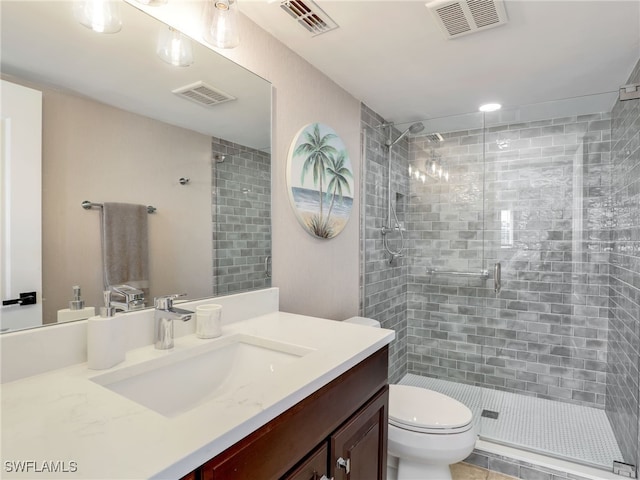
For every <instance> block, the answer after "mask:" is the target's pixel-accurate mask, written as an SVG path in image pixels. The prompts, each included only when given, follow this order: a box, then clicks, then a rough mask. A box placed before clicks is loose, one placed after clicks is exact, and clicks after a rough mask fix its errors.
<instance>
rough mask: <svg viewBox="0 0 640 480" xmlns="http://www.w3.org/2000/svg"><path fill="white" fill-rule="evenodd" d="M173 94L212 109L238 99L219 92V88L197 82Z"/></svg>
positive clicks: (173, 91) (177, 89)
mask: <svg viewBox="0 0 640 480" xmlns="http://www.w3.org/2000/svg"><path fill="white" fill-rule="evenodd" d="M172 93H175V94H176V95H178V96H179V97H182V98H186V99H187V100H191V101H192V102H195V103H198V104H200V105H202V106H204V107H212V106H214V105H219V104H221V103H224V102H230V101H231V100H235V99H236V97H233V96H231V95H229V94H228V93H225V92H223V91H222V90H218V89H217V88H213V87H212V86H211V85H207V84H206V83H204V82H196V83H192V84H191V85H186V86H184V87H180V88H176V89H175V90H172Z"/></svg>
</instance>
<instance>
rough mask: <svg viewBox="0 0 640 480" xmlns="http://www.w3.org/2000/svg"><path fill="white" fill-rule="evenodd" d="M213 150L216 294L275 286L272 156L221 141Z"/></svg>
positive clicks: (213, 145) (217, 141)
mask: <svg viewBox="0 0 640 480" xmlns="http://www.w3.org/2000/svg"><path fill="white" fill-rule="evenodd" d="M212 151H213V156H214V158H213V161H212V165H213V172H212V178H213V195H212V204H213V216H214V218H213V224H214V228H213V236H214V238H213V243H214V253H213V255H214V272H213V275H214V285H215V292H214V294H215V295H227V294H230V293H237V292H242V291H246V290H253V289H258V288H266V287H270V286H271V279H270V278H269V277H268V276H267V272H266V271H265V260H266V259H267V257H269V258H270V256H271V156H270V155H269V154H268V153H265V152H262V151H260V150H255V149H250V148H248V147H244V146H242V145H238V144H235V143H231V142H228V141H226V140H222V139H218V138H213V139H212ZM221 156H224V161H222V157H221ZM216 157H217V158H216Z"/></svg>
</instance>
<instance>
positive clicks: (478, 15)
mask: <svg viewBox="0 0 640 480" xmlns="http://www.w3.org/2000/svg"><path fill="white" fill-rule="evenodd" d="M426 6H427V8H428V9H429V11H430V12H431V13H432V14H433V16H434V18H435V19H436V22H437V23H438V26H439V27H440V29H441V30H442V32H443V33H444V34H445V36H446V37H447V38H449V39H451V38H457V37H462V36H464V35H468V34H470V33H474V32H479V31H481V30H487V29H489V28H493V27H498V26H500V25H504V24H505V23H507V11H506V10H505V8H504V2H503V1H502V0H463V1H460V0H437V1H435V2H430V3H427V4H426Z"/></svg>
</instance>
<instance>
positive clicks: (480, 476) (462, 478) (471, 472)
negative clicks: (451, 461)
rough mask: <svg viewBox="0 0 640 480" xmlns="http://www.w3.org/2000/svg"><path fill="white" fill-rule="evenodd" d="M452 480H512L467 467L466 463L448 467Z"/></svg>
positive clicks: (472, 466)
mask: <svg viewBox="0 0 640 480" xmlns="http://www.w3.org/2000/svg"><path fill="white" fill-rule="evenodd" d="M449 468H450V469H451V477H452V478H453V480H514V479H515V477H509V476H507V475H505V474H503V473H498V472H491V471H489V470H486V469H484V468H480V467H476V466H475V465H469V464H467V463H456V464H455V465H451V466H450V467H449Z"/></svg>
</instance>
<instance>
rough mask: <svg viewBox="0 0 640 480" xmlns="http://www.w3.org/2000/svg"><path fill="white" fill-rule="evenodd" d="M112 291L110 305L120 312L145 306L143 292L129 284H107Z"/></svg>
mask: <svg viewBox="0 0 640 480" xmlns="http://www.w3.org/2000/svg"><path fill="white" fill-rule="evenodd" d="M109 290H111V292H112V296H111V306H112V307H114V308H115V309H116V311H118V310H120V311H122V312H131V311H133V310H140V309H141V308H144V307H145V304H144V292H143V291H142V290H140V289H138V288H135V287H131V286H129V285H109Z"/></svg>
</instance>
